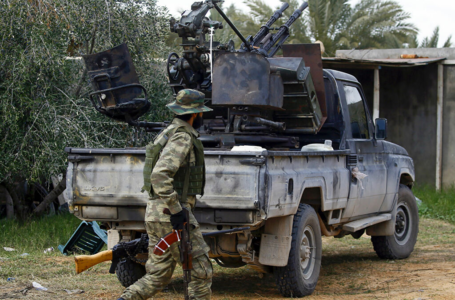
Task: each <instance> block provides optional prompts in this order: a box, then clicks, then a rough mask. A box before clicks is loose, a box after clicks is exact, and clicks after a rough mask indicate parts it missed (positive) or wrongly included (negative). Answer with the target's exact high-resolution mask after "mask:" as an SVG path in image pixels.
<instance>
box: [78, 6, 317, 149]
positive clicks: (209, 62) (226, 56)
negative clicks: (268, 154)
mask: <svg viewBox="0 0 455 300" xmlns="http://www.w3.org/2000/svg"><path fill="white" fill-rule="evenodd" d="M220 2H222V0H206V1H201V2H195V3H193V5H192V6H191V10H186V11H184V12H183V13H182V16H181V18H180V20H179V21H176V20H175V19H171V21H170V30H171V31H172V32H174V33H176V34H178V35H179V37H180V38H182V43H181V46H182V48H183V51H182V54H181V55H179V54H177V53H171V54H169V56H168V59H167V66H166V67H167V72H168V76H169V84H170V87H171V89H172V91H173V93H174V96H175V95H176V94H177V93H178V92H179V91H180V90H182V89H185V88H191V89H197V90H199V91H202V92H204V93H205V97H206V100H207V105H208V106H210V107H212V108H213V109H214V111H213V112H210V113H206V114H205V115H204V119H205V121H204V126H203V128H201V129H200V132H201V140H202V141H203V143H204V145H205V146H206V147H209V148H229V147H232V146H235V145H244V144H247V145H258V146H262V147H265V148H290V149H293V148H298V147H299V144H300V139H301V137H300V136H301V135H302V134H306V135H308V134H315V133H317V132H318V130H319V129H320V128H321V127H322V125H323V123H324V120H325V96H324V86H323V80H322V69H321V66H322V64H321V58H320V53H319V50H318V51H316V52H317V53H316V55H315V54H314V53H313V54H312V55H309V52H311V51H313V52H314V49H315V48H314V47H308V46H311V45H306V46H305V45H284V43H285V41H286V40H287V39H288V38H289V36H290V27H291V26H292V25H293V23H294V22H295V21H296V20H297V19H298V18H299V17H300V16H301V15H302V13H303V11H304V10H305V9H306V8H307V7H308V3H307V2H303V4H302V5H301V6H300V7H299V8H297V9H296V10H295V11H294V13H293V14H292V15H291V16H290V18H289V19H288V20H287V21H286V22H285V23H284V24H283V25H281V26H280V27H279V28H273V25H274V24H275V23H276V22H277V20H278V19H280V18H281V17H282V16H283V13H284V11H285V10H286V9H288V7H289V4H288V3H283V5H282V7H281V8H280V9H278V10H277V11H275V13H274V14H273V15H272V16H271V17H270V19H269V21H268V22H267V23H266V24H265V25H263V26H262V27H261V28H260V30H259V31H258V32H257V33H256V34H255V35H254V36H248V37H247V38H245V37H244V36H243V35H242V34H241V33H240V32H239V30H238V29H237V28H236V27H235V26H234V24H233V23H232V22H231V21H230V20H229V18H228V17H227V16H226V15H225V14H224V13H223V11H222V10H221V8H220V7H219V6H218V3H220ZM212 9H215V10H216V11H218V13H219V14H220V15H221V17H222V18H223V19H224V20H225V21H226V23H227V24H228V25H229V26H230V27H231V28H232V29H233V31H234V32H235V33H236V34H237V36H238V37H239V38H240V40H241V41H242V44H241V45H240V47H239V49H237V50H236V49H235V46H234V43H233V42H232V41H229V42H228V43H226V44H222V43H220V42H218V41H213V33H214V31H216V30H220V29H223V24H222V23H221V22H219V21H212V20H210V19H209V18H208V17H207V16H206V15H207V14H208V12H209V11H210V10H212ZM273 30H276V32H273ZM208 35H210V37H209V38H208ZM282 48H283V50H284V51H283V53H284V57H274V56H275V54H276V53H277V52H278V50H280V49H282ZM286 49H288V50H286ZM289 49H290V50H289ZM309 50H311V51H309ZM305 57H307V59H305ZM84 60H85V63H86V66H87V70H88V75H89V77H90V80H91V82H92V86H93V89H94V90H95V91H94V92H93V93H92V94H91V95H90V97H91V100H92V103H93V105H94V106H95V108H96V109H97V110H98V111H99V112H101V113H103V114H105V115H106V116H108V117H110V118H113V119H116V120H120V121H124V122H127V123H128V124H130V125H131V126H137V127H145V128H147V130H149V131H157V130H161V129H162V128H164V127H165V126H166V125H167V123H160V122H158V123H153V122H139V121H137V119H138V118H139V117H140V116H142V115H144V114H145V113H147V111H148V110H149V109H150V107H151V105H150V102H149V101H148V99H147V93H146V91H145V89H144V88H143V87H142V86H141V85H140V84H139V80H138V76H137V74H136V72H135V69H134V65H133V63H132V60H131V57H130V55H129V52H128V48H127V46H126V45H120V46H118V47H115V48H113V49H110V50H107V51H105V52H102V53H97V54H93V55H87V56H84ZM310 65H311V67H309V66H310ZM317 71H319V73H317ZM314 75H318V76H316V77H317V79H316V80H315V82H313V78H315V76H314ZM141 94H144V95H145V96H144V97H140V95H141Z"/></svg>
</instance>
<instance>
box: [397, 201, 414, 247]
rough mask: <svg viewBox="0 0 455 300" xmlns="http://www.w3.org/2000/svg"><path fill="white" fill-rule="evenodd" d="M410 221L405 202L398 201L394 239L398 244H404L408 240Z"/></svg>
mask: <svg viewBox="0 0 455 300" xmlns="http://www.w3.org/2000/svg"><path fill="white" fill-rule="evenodd" d="M412 221H413V220H412V218H411V214H410V213H409V208H408V206H407V204H406V203H405V202H401V203H399V204H398V206H397V215H396V218H395V240H396V242H397V243H398V244H399V245H404V244H406V243H407V242H408V240H409V236H410V234H409V233H410V231H411V224H412Z"/></svg>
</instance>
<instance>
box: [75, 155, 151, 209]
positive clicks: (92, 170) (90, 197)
mask: <svg viewBox="0 0 455 300" xmlns="http://www.w3.org/2000/svg"><path fill="white" fill-rule="evenodd" d="M69 151H71V152H70V154H69V156H68V161H69V166H68V171H67V180H68V183H69V184H67V186H68V188H69V189H68V190H67V198H69V199H72V200H73V205H91V206H145V205H146V203H147V200H148V195H147V193H141V188H142V185H143V175H142V169H143V168H144V160H145V151H144V150H136V149H131V150H130V149H127V150H126V149H71V150H69Z"/></svg>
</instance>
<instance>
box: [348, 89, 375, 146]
mask: <svg viewBox="0 0 455 300" xmlns="http://www.w3.org/2000/svg"><path fill="white" fill-rule="evenodd" d="M344 93H345V94H346V102H347V103H348V109H349V115H350V117H351V131H352V138H354V139H369V138H370V134H369V132H368V123H367V117H366V114H365V106H364V104H363V101H362V96H361V94H360V92H359V90H358V89H357V88H356V87H354V86H350V85H344Z"/></svg>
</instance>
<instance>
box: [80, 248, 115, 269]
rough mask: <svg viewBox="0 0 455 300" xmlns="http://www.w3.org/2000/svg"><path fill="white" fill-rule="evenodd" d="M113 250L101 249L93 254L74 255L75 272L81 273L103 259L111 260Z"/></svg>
mask: <svg viewBox="0 0 455 300" xmlns="http://www.w3.org/2000/svg"><path fill="white" fill-rule="evenodd" d="M112 258H113V252H112V250H106V251H102V252H100V253H97V254H94V255H79V256H75V257H74V262H75V263H76V273H77V274H79V273H82V272H84V271H85V270H87V269H88V268H91V267H93V266H95V265H97V264H99V263H102V262H104V261H109V260H112Z"/></svg>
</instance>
